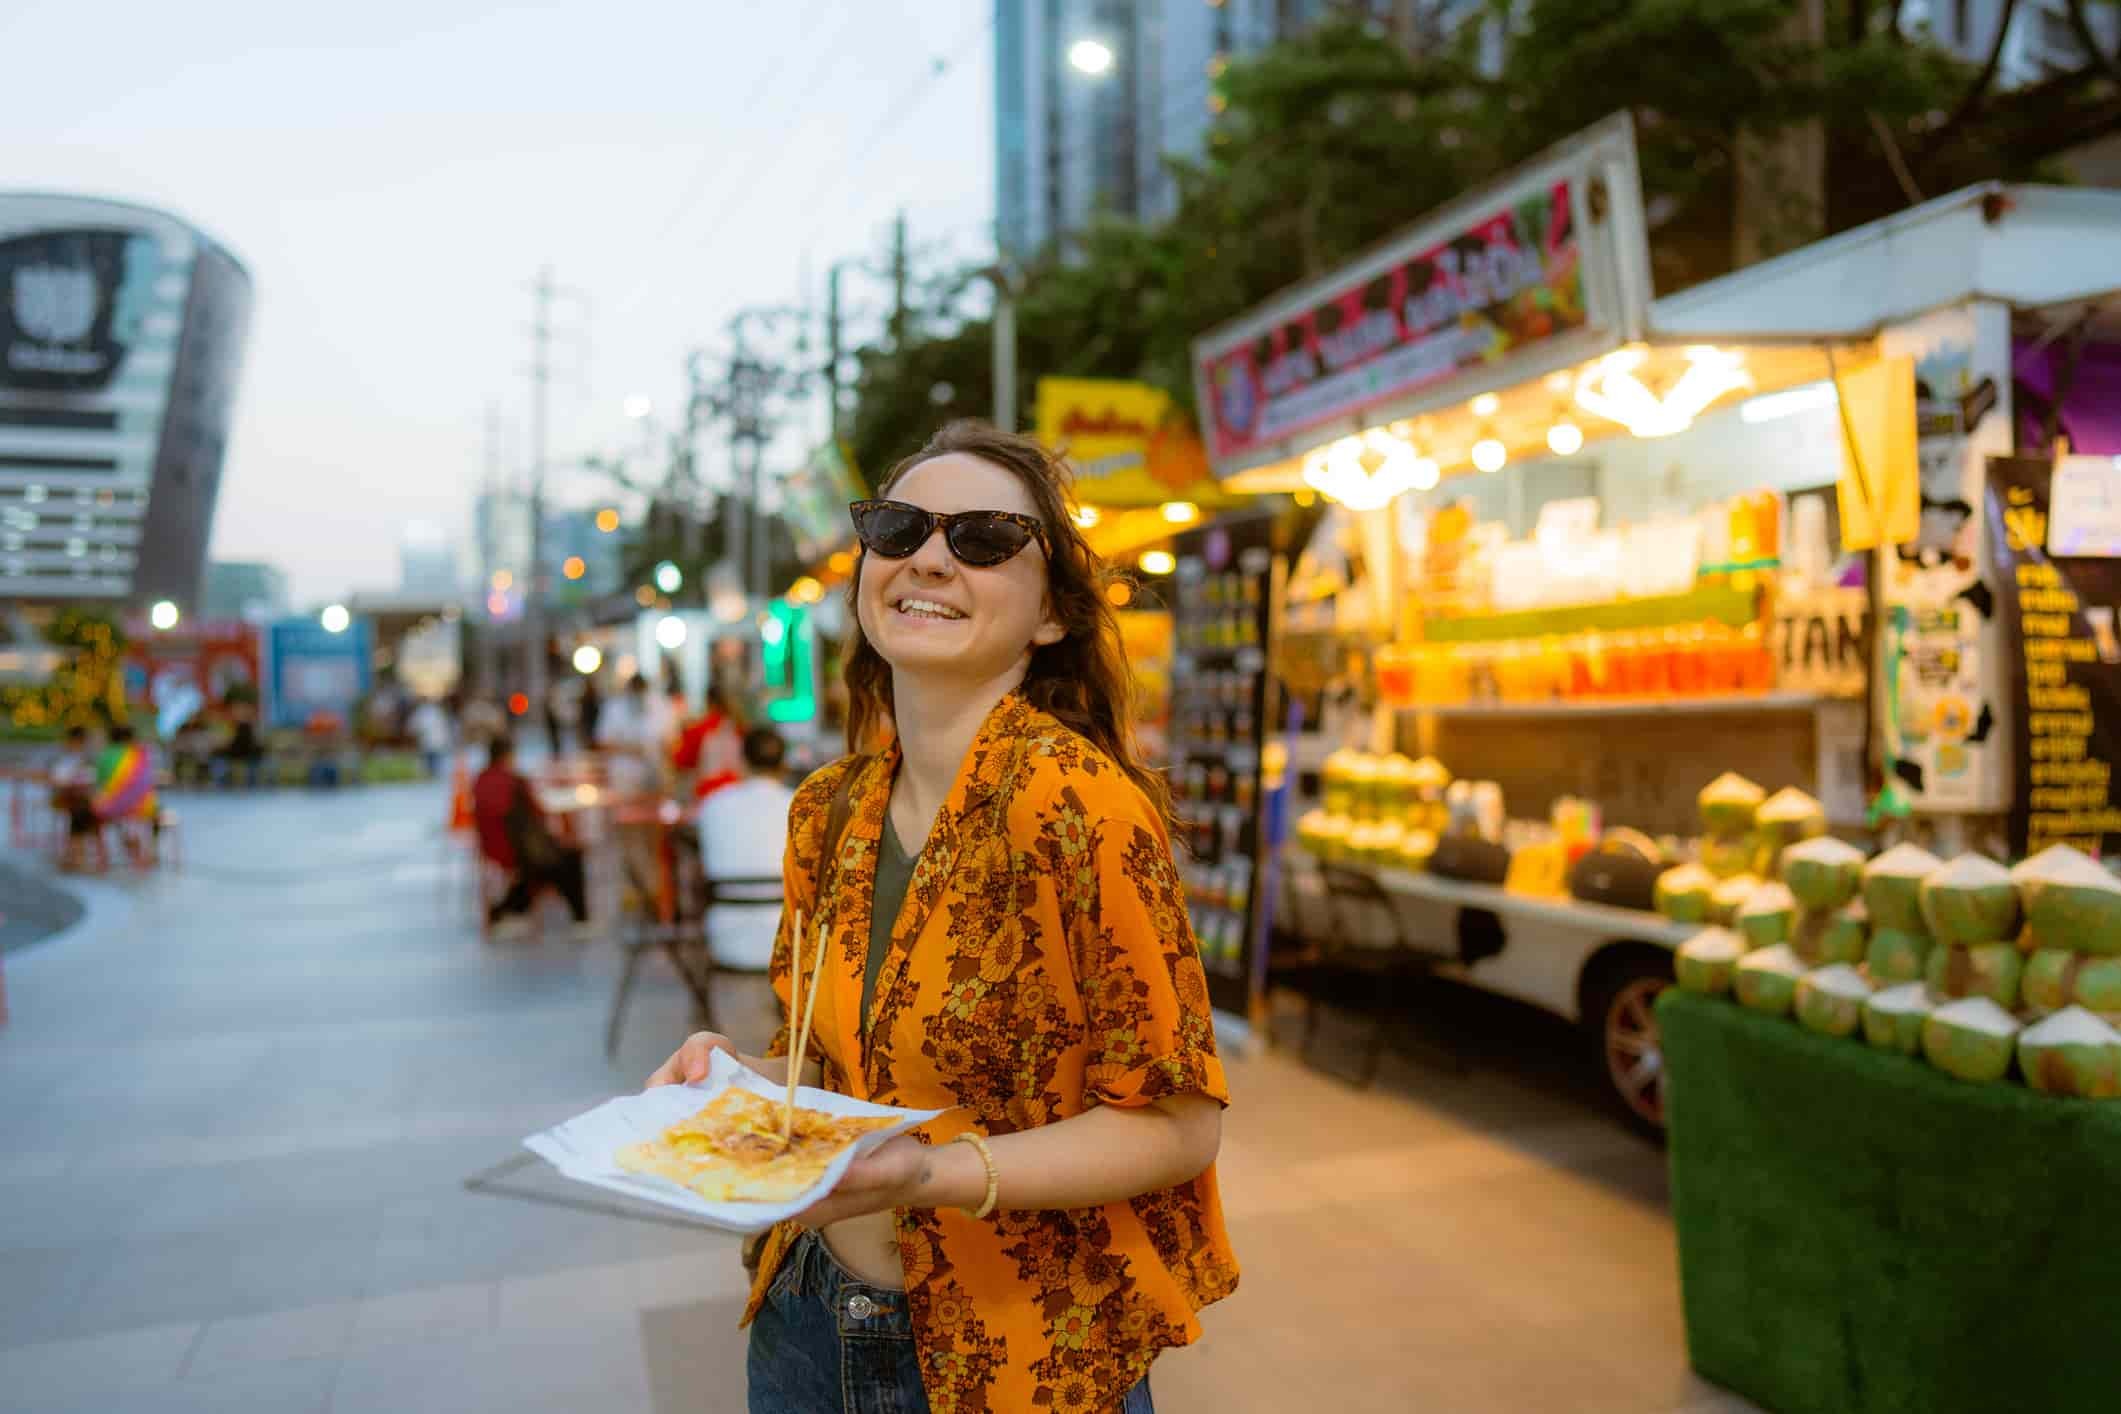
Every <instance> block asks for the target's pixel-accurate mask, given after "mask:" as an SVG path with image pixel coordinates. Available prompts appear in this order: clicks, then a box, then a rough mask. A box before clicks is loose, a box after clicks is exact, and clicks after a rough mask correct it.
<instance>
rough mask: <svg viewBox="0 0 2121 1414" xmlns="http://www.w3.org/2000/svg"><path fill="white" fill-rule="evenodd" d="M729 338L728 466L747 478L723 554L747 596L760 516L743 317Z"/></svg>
mask: <svg viewBox="0 0 2121 1414" xmlns="http://www.w3.org/2000/svg"><path fill="white" fill-rule="evenodd" d="M729 337H730V339H731V340H732V341H733V342H734V343H735V345H736V352H735V353H733V354H732V355H730V358H729V466H730V470H731V471H734V472H737V473H738V474H740V475H742V476H743V478H744V492H743V494H742V495H741V496H735V497H732V498H731V500H732V502H733V505H734V509H735V510H736V519H735V521H734V523H733V524H731V525H729V526H727V527H725V528H724V531H723V535H722V554H723V555H724V556H725V557H731V558H734V559H736V560H737V562H738V563H739V564H740V565H741V566H742V568H743V575H742V578H741V579H740V580H739V581H738V582H739V583H741V584H742V585H743V586H744V590H745V592H746V593H749V592H750V590H751V581H752V578H753V575H754V571H753V569H752V564H751V556H752V548H751V546H752V537H751V526H752V522H753V521H755V520H756V519H757V518H758V513H759V479H758V469H757V467H756V465H751V466H747V465H746V463H745V460H744V443H745V442H746V441H747V440H748V439H749V436H750V426H749V424H750V422H751V411H750V402H749V396H748V393H747V391H746V388H745V381H746V379H747V378H749V376H750V374H749V370H748V363H749V360H748V359H746V357H745V355H744V316H743V315H742V314H738V315H737V316H736V317H735V318H734V319H731V320H730V321H729Z"/></svg>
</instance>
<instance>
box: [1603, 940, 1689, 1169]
mask: <svg viewBox="0 0 2121 1414" xmlns="http://www.w3.org/2000/svg"><path fill="white" fill-rule="evenodd" d="M1671 985H1672V964H1671V960H1670V959H1669V958H1664V957H1656V956H1652V955H1650V954H1648V953H1629V954H1626V955H1624V956H1622V957H1620V958H1618V959H1615V960H1614V961H1613V962H1612V963H1611V964H1609V965H1608V966H1606V967H1604V968H1602V969H1601V970H1600V972H1599V974H1598V976H1597V977H1596V978H1595V979H1594V980H1593V981H1592V983H1591V985H1590V987H1589V989H1588V997H1587V1001H1588V1005H1586V1006H1585V1008H1584V1025H1585V1027H1586V1029H1588V1030H1589V1031H1590V1033H1591V1039H1592V1042H1593V1044H1594V1045H1595V1047H1596V1049H1597V1053H1598V1064H1599V1070H1600V1073H1601V1074H1602V1075H1603V1076H1604V1077H1605V1083H1606V1092H1607V1094H1608V1095H1609V1096H1610V1097H1611V1098H1612V1100H1613V1103H1614V1105H1615V1106H1616V1107H1617V1109H1618V1111H1619V1114H1620V1118H1621V1120H1622V1122H1624V1123H1625V1124H1626V1125H1627V1126H1628V1128H1630V1129H1632V1130H1634V1131H1635V1132H1636V1133H1637V1134H1640V1135H1642V1136H1643V1137H1644V1138H1645V1139H1652V1140H1656V1141H1657V1142H1659V1143H1662V1142H1663V1140H1664V1049H1663V1047H1662V1045H1661V1044H1660V1043H1659V1041H1658V1036H1657V1011H1656V1003H1657V994H1658V993H1659V992H1662V991H1663V990H1664V989H1665V988H1667V987H1669V986H1671Z"/></svg>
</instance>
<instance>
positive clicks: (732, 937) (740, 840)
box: [700, 727, 795, 972]
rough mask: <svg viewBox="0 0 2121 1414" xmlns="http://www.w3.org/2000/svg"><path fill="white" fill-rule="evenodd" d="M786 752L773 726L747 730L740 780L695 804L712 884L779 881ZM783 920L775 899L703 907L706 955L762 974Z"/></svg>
mask: <svg viewBox="0 0 2121 1414" xmlns="http://www.w3.org/2000/svg"><path fill="white" fill-rule="evenodd" d="M787 754H788V746H787V743H786V742H784V741H782V740H781V734H780V733H779V732H777V731H774V730H773V729H772V728H770V727H756V728H753V729H752V730H751V731H748V732H746V733H744V775H743V777H742V779H740V780H738V781H737V782H736V783H735V784H733V785H729V786H725V787H723V788H722V789H720V790H718V791H715V792H714V793H713V794H712V795H710V796H708V797H707V799H706V800H705V801H704V802H703V803H702V804H701V805H700V862H701V864H702V866H703V867H704V868H705V870H706V873H707V877H708V879H709V880H715V879H765V878H772V879H778V878H779V877H780V876H781V856H782V852H783V849H784V847H785V845H786V844H787V839H788V807H789V805H790V804H792V803H793V802H794V800H795V792H794V791H792V790H790V789H789V788H788V786H787V784H786V782H785V781H783V780H782V778H781V762H782V761H783V760H784V759H785V758H786V756H787ZM761 892H762V893H763V892H765V891H763V890H762V891H761ZM780 917H781V905H780V900H779V899H775V900H774V901H773V902H771V903H756V904H750V903H724V904H717V905H715V906H714V907H713V908H710V909H708V910H707V951H708V953H709V955H710V956H712V957H713V958H714V960H715V961H716V962H717V963H719V964H720V965H721V966H723V967H731V968H739V969H742V970H744V971H747V972H749V971H757V972H763V971H764V970H765V968H766V964H767V963H768V962H769V961H771V960H772V957H773V935H774V932H775V930H777V929H778V928H779V926H780Z"/></svg>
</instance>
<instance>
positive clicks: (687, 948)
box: [604, 847, 781, 1057]
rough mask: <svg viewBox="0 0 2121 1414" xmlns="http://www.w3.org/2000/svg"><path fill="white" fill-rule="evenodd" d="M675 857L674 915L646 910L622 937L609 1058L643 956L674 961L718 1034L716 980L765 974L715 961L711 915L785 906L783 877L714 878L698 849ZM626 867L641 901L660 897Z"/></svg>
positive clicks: (697, 1011)
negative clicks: (721, 909) (727, 907)
mask: <svg viewBox="0 0 2121 1414" xmlns="http://www.w3.org/2000/svg"><path fill="white" fill-rule="evenodd" d="M674 854H675V856H676V859H675V863H676V867H677V869H678V887H677V890H676V900H677V906H676V909H675V913H674V916H672V917H669V918H659V917H656V916H654V914H653V913H652V912H651V911H649V910H647V909H643V910H640V911H637V912H635V913H632V914H630V915H629V917H628V920H627V923H626V926H625V927H624V929H623V930H622V932H621V934H620V939H619V945H620V947H622V948H623V949H624V950H625V953H626V964H625V967H624V968H623V969H622V970H621V971H620V973H619V985H618V990H617V991H616V992H615V993H613V995H612V998H611V1016H610V1018H609V1020H607V1021H606V1023H605V1026H604V1054H605V1055H606V1056H607V1057H610V1056H616V1055H617V1054H618V1049H619V1032H620V1030H621V1029H622V1028H623V1027H624V1026H625V1023H626V1003H627V1000H628V998H629V997H630V996H631V995H632V992H633V984H634V979H635V978H636V977H637V976H638V975H639V973H640V967H641V958H642V955H643V954H644V953H647V952H649V951H651V950H659V951H661V952H662V954H663V955H664V956H665V957H666V958H668V959H669V961H670V965H671V967H672V969H673V970H675V971H676V973H677V975H678V980H679V981H680V982H682V983H684V985H685V990H686V991H687V992H689V993H690V994H691V996H692V1004H693V1011H694V1015H695V1017H696V1018H697V1021H698V1024H699V1026H700V1027H702V1028H704V1029H706V1030H713V1029H714V1025H715V1018H714V980H715V978H716V977H717V976H720V975H723V974H727V975H729V976H737V977H756V976H760V975H762V974H761V973H760V972H759V971H757V970H756V969H752V968H744V967H732V966H729V965H727V964H724V963H721V962H718V961H716V960H715V957H714V950H713V949H712V948H711V947H710V946H709V945H708V940H707V913H708V910H709V909H711V908H713V907H714V906H715V905H716V904H778V903H780V902H781V877H780V875H778V874H770V875H758V876H755V877H745V878H720V879H710V878H708V877H706V875H705V874H704V873H703V872H702V871H701V867H700V863H699V852H698V850H696V849H686V848H682V847H681V848H678V849H676V850H674ZM626 869H627V873H628V875H629V877H630V878H631V883H632V886H633V890H634V892H635V893H636V894H637V895H638V896H639V897H640V898H642V899H643V900H647V899H652V898H654V897H655V896H656V893H655V890H654V888H653V887H652V886H651V885H650V884H649V883H648V882H647V881H646V880H643V879H640V878H637V877H631V876H632V875H633V873H634V866H633V864H632V863H631V861H628V863H627V866H626Z"/></svg>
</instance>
